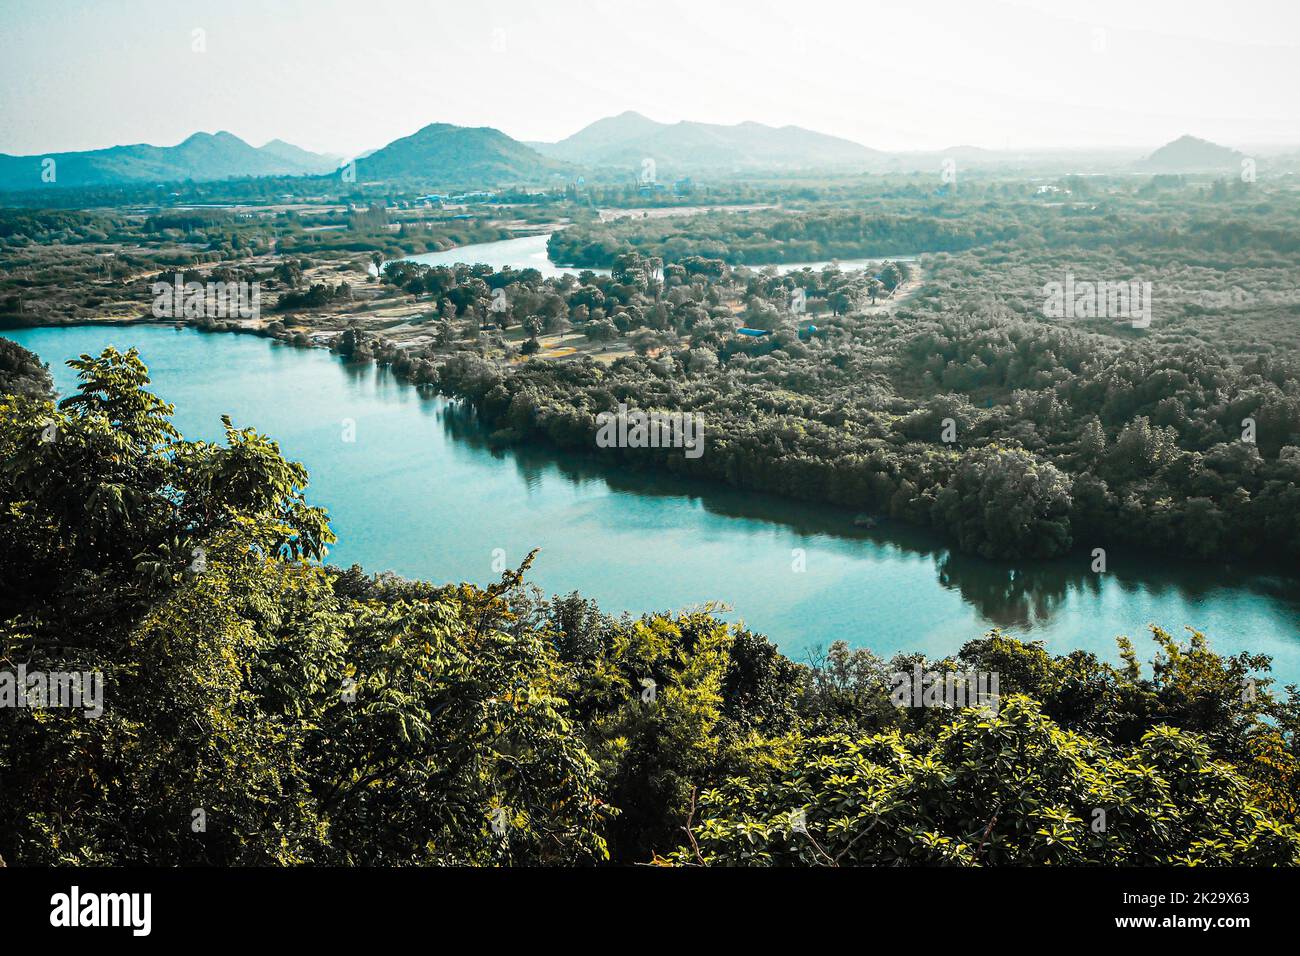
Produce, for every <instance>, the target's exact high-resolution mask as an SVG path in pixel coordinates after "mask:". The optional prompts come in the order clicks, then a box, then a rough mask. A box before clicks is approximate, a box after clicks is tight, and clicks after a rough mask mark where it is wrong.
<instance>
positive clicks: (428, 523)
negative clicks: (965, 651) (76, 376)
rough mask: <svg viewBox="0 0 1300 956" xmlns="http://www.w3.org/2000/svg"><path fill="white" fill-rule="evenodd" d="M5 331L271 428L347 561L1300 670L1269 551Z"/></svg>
mask: <svg viewBox="0 0 1300 956" xmlns="http://www.w3.org/2000/svg"><path fill="white" fill-rule="evenodd" d="M4 334H5V335H7V336H8V337H9V338H12V339H14V340H16V341H18V342H20V343H21V344H22V345H24V346H25V347H27V348H29V349H31V350H33V351H35V352H37V353H38V354H40V356H41V357H42V359H44V360H45V361H47V362H49V363H50V366H51V371H52V372H53V373H54V376H55V380H56V383H57V385H58V387H59V389H60V391H62V392H64V393H66V392H68V391H69V390H71V389H72V388H73V387H75V382H74V380H73V378H72V375H71V370H69V369H68V368H66V367H65V366H64V365H63V364H62V363H63V362H64V361H65V360H66V359H68V358H69V357H72V356H74V355H77V354H79V353H82V352H91V353H97V352H99V351H100V350H102V349H103V348H104V347H105V346H107V345H109V344H113V345H116V346H117V347H118V348H121V349H125V348H127V347H129V346H132V345H134V346H137V347H139V349H140V351H141V354H142V356H143V358H144V360H145V361H146V362H147V363H148V365H149V367H150V370H151V374H152V377H153V383H154V384H153V386H152V387H153V388H154V390H155V391H156V392H157V393H158V394H159V395H161V396H162V397H163V398H164V399H165V400H167V401H169V402H172V403H174V404H175V406H176V423H177V425H178V427H179V428H180V429H181V431H182V432H183V433H184V434H185V435H187V436H188V437H192V438H206V439H217V438H220V437H221V423H220V416H221V415H222V413H230V414H231V415H232V416H233V417H234V420H235V423H236V424H237V425H241V426H247V425H251V426H255V427H256V428H258V429H259V430H261V431H263V432H266V433H268V434H270V435H271V436H273V437H274V438H276V439H277V440H278V441H279V442H280V444H281V448H282V449H283V451H284V452H285V454H286V455H287V456H289V457H291V458H294V459H297V460H300V461H302V462H304V463H305V464H306V465H307V467H308V468H309V469H310V471H311V476H312V484H311V488H310V489H309V491H308V497H309V499H310V500H311V501H312V502H313V503H315V504H320V505H324V506H326V507H327V508H328V509H329V511H330V515H331V520H332V522H333V525H334V529H335V531H336V533H337V534H338V535H339V538H340V540H339V543H338V544H337V545H336V546H335V547H334V548H333V549H332V551H331V553H330V556H329V560H330V561H331V562H332V563H335V564H339V565H348V564H351V563H353V562H356V563H359V564H361V565H363V566H364V567H366V568H367V569H368V570H371V571H381V570H392V571H396V572H397V573H399V574H402V575H405V576H408V577H419V578H424V579H428V580H431V581H435V582H447V581H460V580H469V581H475V582H479V583H482V584H486V583H488V582H490V581H492V580H494V579H495V578H496V575H495V574H494V573H493V570H492V565H493V560H494V558H495V557H498V556H501V555H503V557H504V560H505V561H508V562H518V561H520V560H521V559H522V558H523V556H524V555H525V554H526V553H527V552H528V551H529V550H530V549H532V548H541V549H542V550H541V554H540V556H539V558H538V561H537V563H536V565H535V566H534V571H533V574H532V580H533V581H534V582H535V583H536V584H537V585H538V586H540V587H541V588H542V589H543V590H544V591H546V592H548V593H567V592H569V591H573V590H577V591H580V592H581V593H583V594H584V595H587V596H590V597H593V598H595V599H597V600H598V601H599V602H600V604H601V606H602V607H603V608H604V609H605V610H607V611H612V612H621V611H623V610H628V611H632V612H633V613H640V612H643V611H650V610H664V609H674V608H680V607H684V606H690V605H694V604H699V603H702V602H705V601H710V600H721V601H725V602H728V603H729V604H730V605H732V606H733V607H734V611H733V612H730V613H729V616H730V617H732V618H733V619H736V618H742V619H743V620H744V621H745V622H746V623H747V624H748V625H749V626H751V627H752V628H754V629H755V630H758V631H761V632H763V633H765V634H767V635H768V636H769V637H771V638H772V639H773V640H774V641H775V642H776V643H777V644H779V645H780V647H781V648H782V649H783V650H784V651H785V652H786V653H787V654H789V655H790V656H792V657H795V658H797V659H798V658H802V657H803V656H804V654H805V653H806V651H807V650H808V649H809V648H810V647H811V646H814V645H818V644H821V645H825V644H829V643H830V642H831V641H833V640H837V639H844V640H847V641H849V642H850V643H851V644H853V645H855V646H866V647H870V648H871V649H872V650H874V651H876V652H877V653H879V654H882V655H886V656H887V655H889V654H891V653H893V652H896V651H903V650H915V651H923V652H925V653H927V654H930V655H943V654H947V653H950V652H953V651H956V650H957V649H958V648H959V647H960V646H961V645H962V644H963V643H964V642H965V641H968V640H971V639H973V638H976V637H979V636H980V635H981V634H982V633H983V632H984V631H985V630H987V629H988V628H990V627H994V626H1001V627H1003V628H1004V629H1006V630H1007V631H1008V632H1010V633H1013V634H1015V635H1017V636H1020V637H1024V638H1030V639H1035V640H1042V641H1043V642H1045V644H1046V646H1047V647H1048V648H1049V649H1051V650H1052V651H1054V652H1058V653H1063V652H1066V651H1069V650H1072V649H1074V648H1084V649H1087V650H1091V651H1094V652H1096V653H1097V654H1099V655H1100V656H1102V657H1105V658H1107V659H1111V660H1117V659H1118V655H1117V653H1116V650H1115V644H1114V637H1115V635H1117V634H1120V633H1126V634H1128V635H1130V636H1132V637H1133V638H1134V639H1135V640H1136V642H1137V644H1138V648H1139V651H1140V653H1141V655H1142V657H1143V659H1146V658H1147V657H1148V656H1149V654H1150V651H1151V648H1152V644H1151V642H1150V641H1149V640H1148V639H1146V636H1145V627H1146V625H1147V624H1148V623H1149V622H1158V623H1160V624H1162V625H1163V626H1165V627H1166V628H1167V629H1169V630H1171V631H1174V632H1177V633H1181V632H1182V628H1183V627H1184V625H1192V626H1194V627H1196V628H1198V629H1200V630H1202V631H1204V632H1206V633H1207V634H1208V635H1210V637H1211V639H1212V641H1213V643H1214V647H1215V648H1216V649H1217V650H1220V651H1224V652H1236V651H1240V650H1249V651H1252V652H1257V653H1265V654H1270V655H1272V656H1273V657H1274V659H1275V671H1276V673H1277V674H1278V675H1279V676H1282V677H1284V678H1285V679H1286V680H1289V681H1296V680H1300V635H1298V633H1297V631H1298V630H1300V629H1298V627H1297V621H1300V586H1298V585H1297V582H1296V581H1295V580H1294V579H1288V578H1285V577H1283V576H1281V575H1279V574H1274V573H1269V572H1268V571H1267V569H1264V570H1261V569H1259V568H1243V567H1234V566H1229V565H1226V564H1223V563H1211V564H1193V563H1185V562H1180V561H1175V560H1171V559H1167V558H1155V557H1143V556H1134V555H1128V556H1125V555H1122V554H1118V553H1112V554H1111V555H1110V556H1109V558H1110V560H1109V566H1110V570H1109V571H1108V573H1106V574H1102V575H1096V574H1092V573H1091V572H1090V571H1089V569H1088V564H1089V561H1090V558H1089V557H1088V556H1087V555H1078V556H1073V557H1070V558H1067V559H1063V560H1059V561H1052V562H1036V563H1029V564H1026V565H1024V566H1020V567H1016V566H1013V565H1009V564H1002V563H997V562H990V561H984V560H980V559H976V558H971V557H966V556H961V555H956V554H953V553H952V552H951V551H950V550H949V549H948V548H947V547H946V546H945V545H944V543H943V542H942V541H941V540H939V539H937V538H935V537H933V536H931V535H929V534H928V533H922V532H919V531H917V530H914V529H909V528H907V527H903V526H899V525H895V524H888V525H886V526H882V527H881V528H879V529H873V530H866V529H859V528H855V527H854V526H853V515H852V514H851V513H846V512H843V511H840V510H836V509H831V508H822V507H817V506H813V505H809V504H803V503H797V502H790V501H786V500H783V499H777V498H771V497H766V496H761V495H754V494H750V493H742V492H738V491H734V490H731V489H727V488H719V487H716V486H713V485H702V484H698V483H693V482H687V481H683V480H679V479H675V478H671V477H666V476H657V475H656V476H652V475H646V474H640V473H635V472H621V471H611V470H609V469H608V468H604V467H601V468H597V467H595V466H594V465H593V464H592V463H591V462H590V460H588V459H586V458H581V457H570V456H565V455H558V454H555V453H552V452H550V451H548V450H543V449H523V450H516V451H499V450H493V449H491V448H489V447H488V446H487V445H486V444H485V442H484V441H483V438H482V435H481V433H480V431H479V430H478V428H477V426H476V423H475V422H474V421H473V420H472V418H470V417H468V416H467V414H466V413H465V412H464V411H463V410H462V409H461V407H460V406H459V405H458V404H456V403H452V402H448V401H447V400H445V399H443V398H439V397H436V396H432V395H429V394H427V393H424V392H422V391H420V390H417V389H415V388H413V387H411V386H408V385H405V384H403V383H400V382H398V381H396V380H395V379H394V378H393V377H392V376H391V375H390V374H388V373H387V372H386V371H384V370H381V369H376V368H374V367H371V366H366V367H358V366H354V365H347V364H344V363H343V362H342V361H340V360H339V359H338V358H337V357H336V356H334V355H333V354H331V353H329V352H327V351H324V350H320V349H297V348H292V347H290V346H286V345H283V344H280V343H278V342H275V341H273V340H270V339H264V338H257V337H253V336H243V335H230V334H204V333H201V332H198V331H195V330H192V329H184V330H177V329H172V328H169V327H162V326H130V327H122V326H117V327H111V326H77V327H64V328H45V329H27V330H22V331H17V332H6V333H4ZM347 419H351V420H352V421H354V422H355V441H353V442H348V441H344V440H343V438H344V433H345V420H347ZM497 549H500V555H499V554H498V552H497ZM798 552H802V553H803V566H804V567H805V568H806V569H805V570H802V571H799V570H795V568H796V567H798V566H799V563H800V562H799V554H798Z"/></svg>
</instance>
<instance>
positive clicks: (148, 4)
mask: <svg viewBox="0 0 1300 956" xmlns="http://www.w3.org/2000/svg"><path fill="white" fill-rule="evenodd" d="M195 30H202V31H204V33H203V34H202V40H203V44H202V45H203V46H205V49H204V50H202V51H199V50H196V49H195V47H196V46H198V45H200V44H198V42H197V41H196V39H195V34H194V31H195ZM1298 45H1300V2H1297V0H1234V2H1233V3H1231V4H1226V3H1223V2H1221V0H1075V2H1049V0H1006V2H993V0H951V2H948V0H935V2H926V0H896V2H891V3H883V2H875V0H842V2H826V0H798V2H789V0H785V2H776V0H771V2H765V0H682V2H677V0H655V2H639V0H609V2H594V0H586V2H583V0H531V2H530V0H506V2H495V3H494V2H488V0H477V2H469V0H425V2H418V0H220V2H189V0H157V2H155V0H84V2H82V0H0V152H7V153H46V152H56V151H61V150H72V149H90V148H95V147H101V146H109V145H114V144H119V143H138V142H148V143H155V144H158V145H171V144H174V143H177V142H179V141H180V140H182V139H184V138H185V137H186V136H187V135H189V134H190V133H192V132H194V131H196V130H208V131H210V132H212V131H216V130H219V129H225V130H230V131H231V132H233V133H235V134H237V135H239V136H241V137H243V138H244V139H246V140H248V141H249V142H251V143H253V144H254V145H261V144H262V143H264V142H265V141H267V140H269V139H272V138H276V137H279V138H282V139H285V140H288V141H289V142H292V143H296V144H298V145H300V146H304V147H306V148H308V149H314V150H319V151H325V152H333V153H339V154H345V155H351V154H353V153H355V152H358V151H361V150H364V149H368V148H373V147H377V146H382V145H384V144H385V143H387V142H389V141H391V140H393V139H395V138H397V137H399V136H404V135H407V134H409V133H411V132H414V131H415V130H416V129H418V128H420V127H421V126H424V125H425V124H427V123H431V122H435V121H441V122H449V123H456V124H460V125H469V126H495V127H497V128H499V129H501V130H503V131H505V132H506V133H509V134H510V135H511V136H514V137H516V138H518V139H542V140H553V139H559V138H562V137H564V136H566V135H568V134H569V133H572V132H574V131H576V130H577V129H579V128H580V127H582V126H583V125H585V124H587V123H589V122H591V121H592V120H595V119H598V118H600V117H602V116H608V115H611V114H614V113H619V112H622V111H623V110H627V109H634V110H638V111H640V112H642V113H645V114H646V115H647V116H650V117H652V118H654V119H657V120H662V121H668V122H675V121H677V120H682V119H692V120H701V121H705V122H717V123H735V122H740V121H742V120H756V121H759V122H763V123H769V124H772V125H784V124H786V123H793V124H796V125H800V126H806V127H809V128H812V129H817V130H821V131H823V132H828V133H834V134H837V135H840V136H844V137H847V138H849V139H853V140H857V141H858V142H861V143H864V144H866V145H868V146H874V147H877V148H881V149H913V148H915V149H940V148H943V147H947V146H954V145H959V144H971V145H977V146H985V147H988V148H1006V147H1011V148H1029V147H1035V146H1098V147H1109V146H1142V147H1151V146H1156V145H1159V144H1161V143H1163V142H1166V141H1168V140H1170V139H1173V138H1174V137H1176V136H1178V135H1181V134H1182V133H1192V134H1194V135H1198V136H1203V137H1205V138H1208V139H1213V140H1216V141H1218V142H1222V143H1225V144H1227V145H1230V146H1234V147H1247V146H1253V145H1259V144H1271V143H1296V142H1300V95H1297V91H1298V90H1300V50H1298V49H1297V46H1298Z"/></svg>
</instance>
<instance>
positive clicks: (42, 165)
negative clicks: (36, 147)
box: [0, 131, 338, 190]
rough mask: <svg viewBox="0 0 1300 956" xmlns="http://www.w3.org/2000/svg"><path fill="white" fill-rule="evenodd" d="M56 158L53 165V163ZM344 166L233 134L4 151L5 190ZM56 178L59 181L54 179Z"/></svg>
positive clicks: (1, 180) (301, 172) (298, 172)
mask: <svg viewBox="0 0 1300 956" xmlns="http://www.w3.org/2000/svg"><path fill="white" fill-rule="evenodd" d="M49 160H53V165H51V164H50V163H49V162H48V161H49ZM337 167H338V160H337V159H336V158H334V157H331V156H322V155H319V154H317V153H309V152H308V151H307V150H305V149H300V148H298V147H297V146H293V145H291V144H290V143H286V142H283V141H282V140H278V139H273V140H271V142H269V143H267V144H266V145H265V146H262V147H260V148H258V147H254V146H250V145H249V144H248V143H246V142H244V141H243V140H242V139H240V138H239V137H238V136H236V135H234V134H233V133H227V132H224V131H223V132H220V133H195V134H194V135H193V136H190V137H189V138H188V139H186V140H185V141H184V142H182V143H178V144H177V145H175V146H149V145H147V144H144V143H140V144H136V145H132V146H110V147H108V148H106V149H92V150H86V151H84V152H72V153H45V154H43V155H39V156H10V155H7V154H4V153H0V189H11V190H12V189H39V188H41V187H42V185H44V184H48V183H50V182H53V183H54V184H56V185H59V186H104V185H118V184H122V183H163V182H177V181H183V180H195V181H199V180H213V179H232V178H236V177H243V176H305V175H315V174H320V173H327V172H330V171H332V170H334V169H336V168H337ZM51 176H52V177H53V178H52V179H51Z"/></svg>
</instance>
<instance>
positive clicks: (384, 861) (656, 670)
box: [0, 345, 1300, 867]
mask: <svg viewBox="0 0 1300 956" xmlns="http://www.w3.org/2000/svg"><path fill="white" fill-rule="evenodd" d="M70 364H71V365H72V367H73V368H74V369H75V371H76V373H77V376H78V379H79V382H80V385H79V387H78V388H77V389H76V390H75V391H74V392H72V393H71V394H69V395H67V396H66V397H64V398H63V399H62V401H59V402H58V403H57V404H56V403H55V401H54V399H53V396H52V394H51V392H50V387H49V379H48V373H47V372H46V370H45V369H44V368H43V367H42V366H41V364H40V362H39V360H38V359H36V357H35V356H33V355H31V354H30V353H26V352H25V351H24V350H22V349H20V348H18V347H16V346H12V345H11V346H7V347H5V349H4V351H3V352H0V393H2V394H3V395H4V398H3V399H2V400H0V584H3V587H0V604H3V612H2V613H0V621H3V624H0V657H3V658H4V659H5V660H7V661H9V662H11V663H21V664H22V665H23V666H25V667H26V668H27V670H28V671H29V672H47V673H54V672H67V671H73V672H95V673H100V674H102V675H103V679H104V688H105V689H104V699H105V703H106V706H105V708H104V710H103V714H102V716H99V717H97V718H88V717H87V716H85V715H83V714H80V713H78V712H76V711H69V710H66V709H59V708H23V707H5V708H0V858H2V859H3V860H4V861H5V862H6V863H8V864H10V865H58V864H120V865H121V864H131V865H135V864H152V865H163V866H172V865H183V864H207V865H262V866H268V865H269V866H288V865H303V864H334V865H340V864H341V865H352V864H359V865H382V866H399V865H416V864H423V865H483V866H488V865H509V864H515V865H518V864H525V865H605V864H625V865H626V864H654V865H660V866H676V867H712V866H735V865H741V866H761V865H776V864H781V865H800V866H810V867H813V866H843V865H872V864H874V865H898V866H901V865H927V864H928V865H938V864H943V865H953V866H1003V865H1026V864H1108V865H1150V864H1160V865H1170V864H1172V865H1210V866H1216V865H1252V864H1253V865H1283V866H1291V865H1295V864H1296V862H1297V861H1300V834H1297V832H1296V829H1295V826H1296V822H1297V813H1300V776H1297V768H1298V766H1300V765H1298V764H1297V758H1298V757H1300V753H1298V752H1297V747H1298V746H1300V737H1298V736H1297V731H1298V730H1300V700H1297V697H1296V691H1295V689H1294V688H1289V689H1287V690H1285V691H1281V690H1278V689H1275V688H1274V687H1273V686H1272V682H1271V680H1270V679H1269V678H1268V676H1267V672H1268V660H1267V658H1263V657H1258V656H1252V655H1249V654H1244V653H1243V654H1240V655H1237V656H1235V657H1222V656H1220V655H1217V654H1216V653H1214V651H1213V649H1212V646H1211V643H1210V638H1209V637H1207V636H1205V635H1201V634H1196V633H1192V634H1189V635H1186V636H1184V637H1181V639H1180V637H1179V636H1175V635H1171V634H1168V633H1165V632H1164V631H1162V630H1160V629H1159V628H1154V629H1153V631H1152V632H1151V634H1150V635H1149V636H1146V637H1141V639H1140V640H1133V641H1130V640H1128V639H1122V640H1121V642H1120V649H1121V653H1122V663H1121V664H1119V665H1112V664H1109V663H1106V662H1103V661H1100V660H1099V659H1097V658H1096V657H1095V656H1094V655H1092V654H1088V653H1083V652H1075V653H1072V654H1068V655H1065V656H1059V657H1054V656H1052V655H1050V654H1048V653H1047V652H1046V651H1045V650H1044V649H1043V648H1042V647H1041V646H1040V645H1037V644H1033V643H1024V642H1020V641H1017V640H1014V639H1012V638H1010V637H1007V636H1005V635H1002V634H1000V633H997V632H992V633H989V634H987V635H983V636H980V635H970V638H969V640H967V641H966V642H965V643H964V644H963V645H962V646H961V647H960V650H959V651H957V652H956V653H954V654H953V655H952V656H950V657H946V658H944V659H942V660H926V659H923V658H921V657H920V656H919V655H915V654H904V655H899V656H898V657H896V658H894V659H893V660H890V661H883V660H881V659H880V658H878V657H877V656H875V655H874V654H872V653H871V651H870V650H869V649H865V648H858V649H851V648H849V647H848V646H847V645H845V644H843V643H836V644H834V645H832V646H831V647H829V648H827V649H825V651H824V652H822V653H818V654H815V655H813V656H811V657H810V659H809V660H808V661H806V662H796V661H792V660H789V659H787V658H786V657H784V656H783V655H781V654H780V653H779V652H778V651H777V649H776V648H775V647H774V646H773V645H772V644H771V643H770V642H769V641H767V640H766V639H765V638H764V637H763V636H762V635H760V634H756V633H753V632H750V631H748V630H746V629H745V628H743V627H741V626H738V625H732V624H727V623H725V622H723V621H721V620H720V619H719V618H718V617H717V616H716V615H715V614H713V613H712V612H711V609H710V608H703V609H697V610H694V611H689V612H678V613H658V614H649V615H646V616H643V617H640V618H632V617H630V616H628V615H623V616H621V617H613V616H610V615H609V614H606V613H604V612H602V611H601V610H600V609H599V608H598V607H597V606H596V605H595V604H593V603H592V602H591V601H589V600H586V599H584V598H583V597H582V596H580V595H578V594H570V595H567V596H559V597H547V596H544V595H542V594H539V593H538V592H537V591H536V590H535V589H534V588H531V587H530V586H529V585H528V569H529V561H525V562H524V563H523V564H522V565H521V566H520V567H519V568H517V569H515V570H511V571H508V572H506V573H505V574H503V575H502V577H501V579H500V581H499V582H497V583H494V584H492V585H490V586H488V587H485V588H484V587H478V586H475V585H471V584H442V585H437V584H431V583H424V582H419V581H408V580H402V579H399V578H396V577H393V576H391V575H372V574H368V573H366V571H365V570H363V569H361V568H358V567H352V568H350V569H346V570H344V569H340V568H335V567H331V566H328V565H324V564H322V563H321V562H320V559H321V558H322V557H323V556H325V555H326V554H327V551H328V548H329V546H330V545H331V544H332V543H333V542H334V540H335V539H334V534H333V532H332V531H331V529H330V526H329V520H328V516H327V515H326V514H325V513H324V512H323V511H322V510H321V509H320V508H318V507H316V506H314V505H312V504H311V502H310V498H309V496H308V486H309V475H308V474H307V472H306V470H305V469H304V468H303V467H302V466H301V465H299V464H296V463H294V462H291V461H287V460H286V459H285V458H284V457H283V456H282V455H281V453H280V450H279V447H278V446H277V444H276V443H275V441H274V440H273V439H272V438H271V437H269V436H266V435H263V434H261V433H259V432H258V431H257V430H256V428H255V427H251V425H250V424H249V423H235V422H232V421H230V420H229V419H226V420H225V439H224V441H220V442H212V443H209V442H201V441H199V442H196V441H187V440H186V439H185V438H184V437H183V436H181V435H180V434H178V433H177V431H176V429H175V428H174V426H173V425H172V423H171V411H172V409H171V407H170V406H169V405H167V404H166V403H165V401H164V397H159V396H156V395H154V394H152V393H151V392H150V391H149V376H148V369H147V367H146V366H145V364H144V362H143V361H142V360H141V358H140V356H138V355H137V354H136V353H135V352H134V351H133V350H132V351H128V352H126V353H120V352H117V351H116V350H113V349H109V350H106V351H105V352H104V353H103V354H102V355H98V356H91V355H86V356H82V357H81V358H79V359H74V360H72V362H71V363H70ZM1225 374H1226V373H1225ZM495 387H496V386H494V388H495ZM1162 427H1163V426H1162ZM1207 427H1208V426H1207ZM989 447H995V446H989ZM1125 447H1127V445H1126V446H1125ZM1001 453H1002V452H1000V451H996V450H995V451H992V452H986V454H988V455H998V454H1001ZM1025 454H1029V453H1027V452H1026V453H1025ZM960 473H961V474H962V475H963V476H965V474H966V473H965V472H960ZM963 480H964V477H963ZM960 487H961V488H965V487H966V486H965V485H961V486H960ZM529 560H531V557H530V559H529ZM1148 652H1150V654H1151V656H1150V658H1149V659H1148ZM917 665H919V666H921V667H922V668H925V669H927V670H934V671H938V672H944V673H957V672H968V671H978V672H994V673H998V674H1000V677H1001V684H1000V697H999V701H998V704H999V706H997V707H996V708H993V709H992V710H991V711H990V710H985V709H974V708H969V709H962V710H949V709H946V708H943V707H899V706H896V705H895V703H894V702H892V701H891V698H890V675H891V674H892V673H896V672H899V671H911V670H912V668H913V667H914V666H917Z"/></svg>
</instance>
